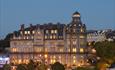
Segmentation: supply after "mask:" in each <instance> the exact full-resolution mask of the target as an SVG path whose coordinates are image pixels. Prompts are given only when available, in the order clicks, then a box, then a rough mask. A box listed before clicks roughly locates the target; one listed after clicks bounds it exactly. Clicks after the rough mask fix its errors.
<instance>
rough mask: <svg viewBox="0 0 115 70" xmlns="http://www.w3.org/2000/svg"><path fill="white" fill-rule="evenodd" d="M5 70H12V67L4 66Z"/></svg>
mask: <svg viewBox="0 0 115 70" xmlns="http://www.w3.org/2000/svg"><path fill="white" fill-rule="evenodd" d="M3 70H11V66H10V65H9V64H5V65H4V66H3Z"/></svg>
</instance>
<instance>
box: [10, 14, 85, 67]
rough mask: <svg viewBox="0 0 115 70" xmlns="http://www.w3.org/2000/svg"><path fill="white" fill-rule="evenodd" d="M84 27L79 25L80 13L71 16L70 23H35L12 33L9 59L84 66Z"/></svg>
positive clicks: (18, 61) (21, 61)
mask: <svg viewBox="0 0 115 70" xmlns="http://www.w3.org/2000/svg"><path fill="white" fill-rule="evenodd" d="M86 37H87V35H86V26H85V24H82V22H81V19H80V13H79V12H75V13H73V15H72V21H71V23H70V24H67V25H66V24H60V23H57V24H52V23H48V24H43V25H40V24H37V25H32V24H30V27H27V28H25V27H24V24H23V25H21V28H20V30H19V31H15V32H14V33H13V38H12V39H11V41H10V46H11V47H10V50H11V54H10V60H11V63H13V64H20V63H28V62H29V60H30V59H33V60H34V61H44V62H45V63H47V64H52V63H54V62H56V61H59V62H60V63H63V64H67V65H68V66H70V65H76V66H82V65H86V59H87V54H86V52H87V47H86V42H87V40H86V39H87V38H86Z"/></svg>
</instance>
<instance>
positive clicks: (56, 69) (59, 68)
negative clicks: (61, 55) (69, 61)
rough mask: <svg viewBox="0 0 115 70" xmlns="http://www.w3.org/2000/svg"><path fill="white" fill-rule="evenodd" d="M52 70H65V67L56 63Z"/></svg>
mask: <svg viewBox="0 0 115 70" xmlns="http://www.w3.org/2000/svg"><path fill="white" fill-rule="evenodd" d="M51 68H52V70H65V68H64V65H62V64H61V63H59V62H56V63H54V64H53V65H52V67H51Z"/></svg>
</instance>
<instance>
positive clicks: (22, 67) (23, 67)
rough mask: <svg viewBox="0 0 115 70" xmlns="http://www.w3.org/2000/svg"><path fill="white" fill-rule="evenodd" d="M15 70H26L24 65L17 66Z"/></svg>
mask: <svg viewBox="0 0 115 70" xmlns="http://www.w3.org/2000/svg"><path fill="white" fill-rule="evenodd" d="M16 70H27V68H26V65H24V64H19V65H18V66H17V68H16Z"/></svg>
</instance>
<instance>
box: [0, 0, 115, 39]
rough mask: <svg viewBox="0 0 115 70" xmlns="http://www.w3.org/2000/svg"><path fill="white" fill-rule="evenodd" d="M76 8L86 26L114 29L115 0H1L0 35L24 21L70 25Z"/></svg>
mask: <svg viewBox="0 0 115 70" xmlns="http://www.w3.org/2000/svg"><path fill="white" fill-rule="evenodd" d="M75 11H78V12H80V14H81V19H82V22H83V23H84V24H86V26H87V29H110V28H111V29H115V0H0V38H3V37H5V35H7V34H8V33H10V32H13V31H16V30H19V28H20V25H21V24H25V26H26V27H27V26H29V24H30V23H32V24H33V25H35V24H44V23H49V22H52V23H57V22H60V23H65V24H68V23H70V22H71V16H72V14H73V13H74V12H75Z"/></svg>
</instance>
